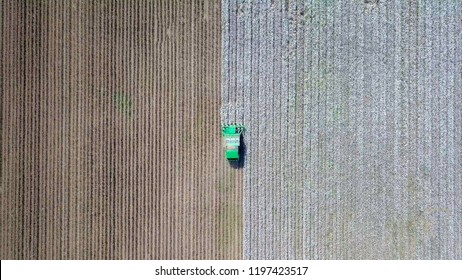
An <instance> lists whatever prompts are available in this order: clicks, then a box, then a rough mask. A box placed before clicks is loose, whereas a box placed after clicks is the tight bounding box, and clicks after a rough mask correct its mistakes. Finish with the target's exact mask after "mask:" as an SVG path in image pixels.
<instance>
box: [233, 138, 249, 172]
mask: <svg viewBox="0 0 462 280" xmlns="http://www.w3.org/2000/svg"><path fill="white" fill-rule="evenodd" d="M240 142H241V144H240V145H239V160H236V161H230V162H229V165H230V166H231V167H232V168H234V169H242V168H244V164H245V158H246V155H247V147H246V145H245V141H244V135H242V134H241V140H240Z"/></svg>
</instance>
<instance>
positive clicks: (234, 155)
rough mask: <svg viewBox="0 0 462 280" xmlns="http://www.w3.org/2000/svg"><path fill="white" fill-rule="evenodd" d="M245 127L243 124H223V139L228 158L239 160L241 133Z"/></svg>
mask: <svg viewBox="0 0 462 280" xmlns="http://www.w3.org/2000/svg"><path fill="white" fill-rule="evenodd" d="M244 131H245V127H244V126H243V125H241V124H225V125H223V139H224V142H225V149H226V151H225V153H226V158H227V159H228V160H229V161H238V160H239V147H240V145H241V135H242V134H243V133H244Z"/></svg>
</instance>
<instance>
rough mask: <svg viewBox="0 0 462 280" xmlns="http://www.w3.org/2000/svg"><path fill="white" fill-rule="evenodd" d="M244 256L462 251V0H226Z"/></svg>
mask: <svg viewBox="0 0 462 280" xmlns="http://www.w3.org/2000/svg"><path fill="white" fill-rule="evenodd" d="M222 13H223V17H222V25H223V96H222V98H223V107H222V118H223V121H225V122H234V121H237V122H242V123H244V124H245V125H246V126H247V128H248V131H247V133H246V136H245V140H246V146H247V156H246V162H245V166H244V172H245V174H244V182H245V183H244V185H245V186H244V228H245V230H244V258H246V259H302V258H303V259H462V188H461V187H462V177H461V176H462V172H461V171H462V75H461V73H462V3H461V2H460V1H431V0H428V1H353V0H351V1H315V0H312V1H308V0H306V1H282V0H280V1H251V2H248V1H245V2H244V1H236V0H226V1H224V2H223V7H222Z"/></svg>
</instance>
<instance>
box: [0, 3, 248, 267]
mask: <svg viewBox="0 0 462 280" xmlns="http://www.w3.org/2000/svg"><path fill="white" fill-rule="evenodd" d="M0 19H1V20H0V24H1V26H0V32H1V34H0V36H1V40H0V57H1V61H2V63H1V66H0V67H1V68H0V73H1V75H0V89H1V94H0V102H1V105H0V109H1V110H0V129H1V130H0V136H1V139H0V148H1V161H0V164H1V165H0V174H1V178H0V182H1V189H0V258H1V259H235V258H241V256H242V232H243V230H242V220H241V216H242V210H241V209H242V203H241V201H242V191H241V188H242V171H240V170H235V169H232V168H231V167H229V165H228V163H227V162H226V160H225V159H224V156H223V151H222V147H221V130H220V106H221V94H220V88H221V82H220V81H221V71H220V69H221V28H220V23H221V4H220V2H219V1H205V0H204V1H175V2H173V1H168V0H164V1H89V0H80V1H79V0H73V1H58V0H55V1H25V0H24V1H9V0H2V1H0Z"/></svg>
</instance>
